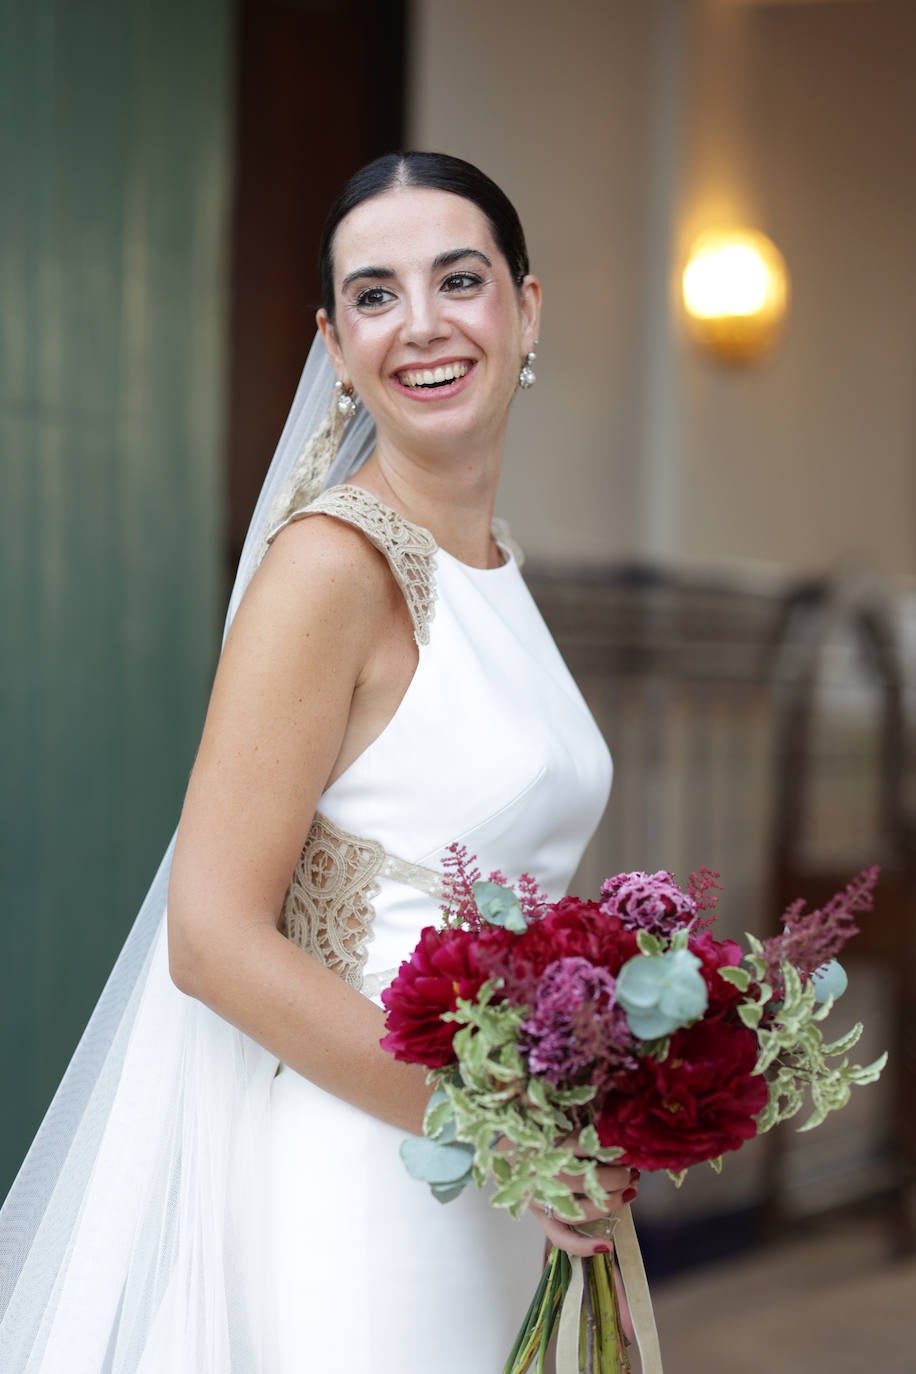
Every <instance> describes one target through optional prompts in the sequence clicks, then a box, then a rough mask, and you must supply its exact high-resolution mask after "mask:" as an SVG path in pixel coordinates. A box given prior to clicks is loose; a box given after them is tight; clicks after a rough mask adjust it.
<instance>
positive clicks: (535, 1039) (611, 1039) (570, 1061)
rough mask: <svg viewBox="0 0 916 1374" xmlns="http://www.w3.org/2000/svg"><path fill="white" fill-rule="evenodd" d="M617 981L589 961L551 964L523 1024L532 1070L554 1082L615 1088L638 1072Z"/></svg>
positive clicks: (575, 959) (567, 960) (566, 960)
mask: <svg viewBox="0 0 916 1374" xmlns="http://www.w3.org/2000/svg"><path fill="white" fill-rule="evenodd" d="M614 984H615V979H614V978H613V976H612V975H611V974H610V973H608V971H607V969H605V968H599V967H596V966H595V965H594V964H592V963H590V962H589V960H588V959H582V958H578V957H575V956H573V957H568V958H563V959H556V960H555V961H554V962H553V963H552V964H549V965H548V966H547V968H546V969H545V970H544V972H543V973H542V974H541V977H540V979H539V980H538V984H537V988H536V989H535V995H534V1000H533V1006H532V1010H531V1015H530V1016H529V1017H528V1018H527V1019H526V1020H525V1021H524V1022H523V1023H522V1037H521V1041H520V1044H521V1048H522V1049H523V1051H524V1050H527V1054H528V1068H529V1069H530V1071H531V1072H532V1073H536V1074H542V1075H543V1076H544V1077H545V1078H547V1079H549V1080H550V1082H551V1083H573V1082H576V1081H578V1080H580V1079H581V1078H582V1077H583V1075H587V1078H588V1081H589V1082H593V1083H596V1084H597V1085H599V1086H601V1087H606V1086H610V1082H611V1081H612V1080H613V1078H614V1076H615V1075H619V1074H620V1073H622V1072H626V1071H628V1070H629V1069H632V1068H635V1066H636V1060H635V1058H634V1056H633V1055H632V1053H631V1049H632V1043H633V1038H632V1036H631V1035H630V1033H629V1029H628V1027H627V1023H626V1017H625V1016H624V1015H623V1012H622V1010H621V1009H620V1008H619V1007H616V1006H615V1005H614Z"/></svg>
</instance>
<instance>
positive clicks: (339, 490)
mask: <svg viewBox="0 0 916 1374" xmlns="http://www.w3.org/2000/svg"><path fill="white" fill-rule="evenodd" d="M307 515H333V516H335V517H336V519H338V520H344V521H346V523H347V524H349V525H353V526H355V527H356V528H357V529H359V530H362V532H363V534H364V535H365V536H366V538H367V539H368V540H369V542H370V543H371V544H374V545H375V547H376V548H377V549H378V550H379V552H380V553H383V554H384V555H385V557H386V558H387V560H388V564H389V566H390V568H391V571H392V573H393V574H394V578H395V581H396V582H397V584H398V586H399V587H400V588H401V591H402V592H403V593H404V599H405V601H406V602H407V609H408V610H409V612H410V618H411V620H412V621H413V629H414V638H415V639H416V641H417V643H418V644H428V643H429V625H430V621H431V620H432V618H433V615H434V613H435V602H436V585H435V572H434V568H435V564H434V561H433V560H434V555H435V553H436V548H437V546H436V541H435V539H433V537H432V535H431V534H430V532H429V530H425V529H423V528H422V526H420V525H414V524H413V523H412V522H411V521H410V520H408V519H406V517H405V516H403V515H399V514H398V512H397V511H394V510H392V509H391V507H390V506H386V505H384V504H383V503H382V502H381V501H379V500H377V499H376V497H374V496H372V495H371V494H370V493H369V492H368V491H364V490H363V488H362V487H353V486H339V487H328V489H327V491H323V492H322V493H321V495H320V496H318V497H316V498H315V500H314V501H312V502H311V503H310V504H309V505H308V506H303V508H302V509H301V510H298V511H293V513H292V514H291V515H288V516H287V517H286V519H285V520H283V521H282V523H281V524H279V525H278V526H277V528H276V529H274V530H272V531H271V532H270V534H269V535H268V543H270V542H271V541H273V540H274V539H275V538H276V537H277V535H278V534H279V533H280V531H281V530H283V529H285V528H286V526H287V525H289V524H291V523H292V522H293V521H294V520H301V519H303V518H304V517H305V516H307Z"/></svg>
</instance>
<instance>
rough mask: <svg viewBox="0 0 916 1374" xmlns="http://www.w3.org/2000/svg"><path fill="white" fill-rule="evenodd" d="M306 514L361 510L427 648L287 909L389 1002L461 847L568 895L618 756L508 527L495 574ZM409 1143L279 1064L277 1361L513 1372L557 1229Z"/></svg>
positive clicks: (447, 1373) (332, 506)
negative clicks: (441, 1173)
mask: <svg viewBox="0 0 916 1374" xmlns="http://www.w3.org/2000/svg"><path fill="white" fill-rule="evenodd" d="M311 514H325V515H330V516H334V517H336V518H337V519H340V520H343V521H346V522H348V523H349V524H350V525H352V526H354V527H356V528H357V529H360V530H361V531H363V533H364V534H365V535H366V537H367V538H368V539H369V540H371V542H372V543H373V544H374V545H375V546H376V547H377V548H378V549H380V550H381V552H382V553H383V554H384V555H385V556H386V558H387V559H388V562H389V565H390V567H391V570H392V573H393V575H394V577H395V578H396V580H397V581H398V583H399V585H400V586H401V588H402V589H403V591H404V595H405V597H406V600H407V604H408V607H409V609H410V612H411V616H412V619H413V624H414V631H415V637H416V640H417V644H418V646H419V663H418V667H417V669H416V672H415V674H414V677H413V678H412V680H411V682H410V685H409V687H408V689H407V692H406V694H405V696H404V697H403V699H402V701H401V703H400V705H399V707H398V709H397V711H396V713H395V715H394V717H393V718H392V720H391V721H390V722H389V724H388V725H387V726H386V728H385V729H384V730H383V731H382V733H381V734H380V735H379V736H378V738H377V739H376V740H375V741H374V742H373V743H372V744H370V745H369V747H368V748H367V749H366V750H365V751H364V752H363V753H362V754H361V755H360V756H359V757H358V758H357V759H356V761H355V762H354V763H353V764H351V765H350V767H349V768H347V770H346V771H345V772H344V773H343V774H342V775H341V776H340V777H338V778H337V779H336V781H335V782H333V783H332V784H331V786H330V787H328V789H327V790H326V791H325V793H324V795H323V796H322V798H321V800H320V803H319V811H318V814H317V815H316V818H315V822H314V824H313V826H312V829H311V831H310V834H309V836H308V840H307V843H306V845H305V847H304V849H303V853H302V856H301V858H300V860H299V863H298V865H297V869H296V872H295V874H294V876H293V880H292V883H291V885H290V889H289V892H288V893H287V897H286V901H285V903H284V909H283V915H282V924H283V927H284V929H285V931H286V933H287V935H288V936H289V938H290V939H293V940H295V941H296V942H297V943H299V944H301V945H303V947H304V948H306V949H307V950H308V951H309V952H310V953H312V954H313V955H315V957H317V958H319V959H321V960H322V962H324V963H326V964H328V965H329V966H330V967H332V968H333V969H335V971H336V972H337V973H338V974H339V975H340V976H341V977H342V978H344V979H346V981H348V982H349V983H351V984H352V985H353V986H355V987H357V988H359V989H360V990H361V991H362V992H363V993H364V994H365V995H366V996H370V997H372V998H373V1000H375V1001H378V998H379V995H380V993H381V991H382V989H383V988H384V987H385V986H387V985H388V984H389V983H390V982H391V980H392V979H393V977H394V975H395V973H396V971H397V968H398V965H399V964H400V962H401V961H402V960H403V959H406V958H408V957H409V955H410V953H411V951H412V949H413V947H414V945H415V943H416V941H417V938H418V936H419V933H420V931H421V929H422V928H423V927H424V926H426V925H430V924H435V923H436V922H437V921H438V919H439V909H438V903H439V897H440V893H441V889H440V874H441V869H440V867H439V864H440V860H441V857H442V855H443V852H444V851H445V849H446V847H447V846H448V845H450V844H451V843H453V842H454V841H459V842H460V843H462V844H464V845H466V846H467V849H468V850H469V852H470V853H471V854H472V855H475V856H476V862H477V866H478V867H479V868H480V870H481V871H482V873H483V874H484V876H487V874H489V873H490V872H491V871H492V870H495V869H500V870H501V871H502V872H503V873H505V874H506V875H507V877H508V878H509V879H510V881H511V880H512V879H514V878H515V877H517V876H518V875H519V874H520V873H522V872H529V873H532V874H533V875H534V876H535V877H536V878H537V879H538V881H539V883H540V884H541V886H542V888H544V889H545V890H546V891H547V893H548V894H549V895H550V896H551V897H559V896H561V895H562V894H563V893H564V892H565V891H566V888H567V884H568V883H569V881H570V878H571V877H572V874H573V872H574V870H575V868H576V866H577V864H578V862H579V859H580V857H581V855H582V851H583V849H584V847H585V845H586V843H587V842H588V839H589V838H590V836H591V834H592V832H593V830H594V828H595V826H596V825H597V822H598V820H599V818H600V815H601V812H602V811H603V809H604V806H605V804H606V801H607V795H608V791H609V787H610V776H611V765H610V757H609V755H608V751H607V748H606V746H605V744H604V741H603V739H602V737H601V735H600V733H599V731H598V728H597V726H596V725H595V723H594V721H593V719H592V717H591V715H590V713H589V711H588V708H587V707H586V705H585V702H584V701H583V699H582V696H581V694H580V693H579V691H578V688H577V687H576V685H575V683H574V682H573V680H572V678H571V676H570V674H569V672H568V670H567V668H566V666H565V664H564V663H563V660H562V659H561V657H560V654H559V652H558V650H557V648H556V645H555V644H554V642H553V640H552V639H551V636H550V633H549V631H548V630H547V627H546V626H545V624H544V622H543V620H542V619H541V616H540V614H539V612H538V610H537V608H536V606H535V604H534V601H533V600H532V598H531V596H530V594H529V592H528V590H527V588H526V586H525V584H524V582H523V580H522V577H521V575H520V571H519V563H518V559H517V557H516V553H515V552H514V551H513V547H512V546H511V544H510V542H509V541H508V535H507V532H506V531H505V527H504V526H502V525H501V523H500V522H496V524H495V525H494V535H495V537H496V538H497V542H499V543H500V547H501V550H502V553H503V556H504V559H505V561H504V563H503V564H502V565H501V566H500V567H498V568H494V569H479V568H473V567H469V566H467V565H466V564H463V563H461V562H459V561H458V560H457V559H456V558H454V557H452V556H451V555H450V554H448V553H446V552H445V551H444V550H443V549H440V548H438V547H437V545H436V543H435V541H434V539H433V537H432V535H431V534H430V533H429V532H428V531H427V530H425V529H422V528H421V527H419V526H417V525H414V524H412V523H411V522H410V521H408V520H406V519H405V518H404V517H402V516H400V515H399V514H397V513H396V512H394V511H392V510H391V509H389V508H388V507H386V506H384V505H383V504H382V503H381V502H379V501H378V500H377V499H376V498H375V497H373V496H371V495H370V494H369V493H367V492H365V491H364V490H363V489H362V488H359V487H355V486H342V487H334V488H331V489H329V490H328V491H326V492H325V493H323V494H322V496H320V497H319V498H318V499H317V500H316V501H315V502H313V503H312V504H311V505H310V506H308V507H307V508H305V509H303V510H301V511H298V512H296V513H294V514H293V515H292V516H290V517H289V520H296V519H302V518H305V517H307V516H309V515H311ZM289 520H287V521H284V525H285V524H287V523H289ZM280 528H283V526H281V527H280ZM276 533H279V530H277V531H275V532H274V537H275V535H276ZM403 1135H404V1133H403V1131H401V1130H399V1129H396V1128H394V1127H392V1126H390V1125H388V1124H386V1123H384V1122H382V1121H379V1120H377V1119H375V1118H374V1117H371V1116H368V1115H366V1114H365V1113H363V1112H361V1111H359V1110H358V1109H357V1108H355V1107H352V1106H351V1105H349V1104H348V1103H345V1102H342V1101H340V1100H339V1099H338V1098H336V1097H334V1096H332V1095H330V1094H328V1093H326V1092H324V1091H323V1090H322V1089H320V1088H318V1087H316V1086H315V1085H314V1084H312V1083H310V1082H309V1081H307V1080H306V1079H304V1078H302V1077H301V1076H300V1075H299V1074H297V1073H295V1072H294V1071H293V1070H291V1069H289V1068H287V1067H286V1066H281V1068H280V1070H279V1071H278V1073H277V1076H276V1078H275V1079H274V1081H273V1085H272V1088H271V1100H270V1120H269V1126H268V1140H269V1145H268V1157H267V1159H266V1160H265V1162H264V1163H265V1173H266V1176H267V1187H268V1191H269V1197H270V1203H269V1209H268V1226H269V1228H270V1229H269V1244H268V1247H267V1249H268V1252H269V1253H270V1255H271V1257H272V1263H273V1265H274V1272H273V1275H272V1287H273V1292H274V1293H275V1295H276V1303H275V1320H276V1328H275V1342H274V1344H275V1349H276V1350H277V1356H276V1360H277V1364H276V1374H343V1371H347V1372H348V1374H349V1372H350V1371H354V1370H358V1371H360V1374H428V1371H431V1370H436V1371H437V1374H499V1371H500V1370H501V1369H502V1366H503V1363H504V1361H505V1359H506V1357H507V1355H508V1352H509V1350H510V1348H511V1344H512V1341H513V1339H514V1337H515V1334H516V1332H517V1330H518V1327H519V1325H520V1324H521V1321H522V1318H523V1317H524V1314H525V1311H526V1310H527V1306H528V1303H529V1301H530V1299H531V1296H532V1294H533V1292H534V1288H535V1285H536V1283H537V1279H538V1275H539V1273H540V1270H541V1264H542V1258H543V1233H542V1232H541V1230H540V1228H539V1227H538V1226H537V1224H536V1223H535V1222H534V1221H533V1220H532V1219H531V1218H527V1217H523V1218H522V1219H521V1220H519V1221H514V1220H513V1219H512V1218H511V1217H509V1216H508V1214H506V1213H504V1212H502V1211H497V1210H495V1209H493V1208H491V1207H490V1206H489V1205H488V1203H487V1201H486V1197H485V1195H484V1194H482V1193H480V1192H478V1190H476V1189H474V1188H472V1187H471V1188H467V1189H466V1190H465V1191H464V1193H463V1194H462V1195H461V1197H459V1198H458V1199H457V1200H456V1201H454V1202H451V1203H448V1204H445V1205H443V1204H440V1203H439V1202H437V1201H435V1199H434V1198H433V1197H432V1196H431V1194H430V1193H429V1190H428V1189H427V1187H426V1186H425V1185H424V1184H421V1183H418V1182H416V1181H415V1180H414V1179H412V1178H410V1177H409V1175H408V1174H407V1172H406V1170H405V1169H404V1167H403V1165H402V1163H401V1161H400V1158H399V1154H398V1147H399V1145H400V1142H401V1140H402V1139H403Z"/></svg>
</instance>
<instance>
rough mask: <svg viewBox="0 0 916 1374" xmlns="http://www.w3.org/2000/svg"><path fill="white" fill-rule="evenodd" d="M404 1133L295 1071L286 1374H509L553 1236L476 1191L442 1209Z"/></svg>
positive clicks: (283, 1298)
mask: <svg viewBox="0 0 916 1374" xmlns="http://www.w3.org/2000/svg"><path fill="white" fill-rule="evenodd" d="M403 1138H404V1132H403V1131H402V1130H399V1129H397V1128H395V1127H393V1126H390V1125H388V1124H387V1123H386V1122H383V1121H379V1120H377V1119H376V1118H374V1117H371V1116H368V1115H367V1114H366V1113H364V1112H361V1111H359V1110H358V1109H357V1108H355V1107H352V1106H350V1105H349V1104H348V1103H346V1102H342V1101H340V1100H339V1099H338V1098H336V1097H333V1096H332V1095H331V1094H329V1093H326V1092H324V1091H323V1090H322V1089H321V1088H318V1087H316V1086H315V1085H314V1084H312V1083H310V1082H309V1081H308V1080H307V1079H305V1078H302V1077H301V1075H299V1074H297V1073H296V1072H294V1071H293V1070H292V1069H289V1068H287V1067H285V1066H284V1067H283V1068H281V1070H280V1072H279V1073H278V1075H277V1077H276V1078H275V1080H274V1082H273V1087H272V1093H271V1110H270V1129H269V1145H268V1153H269V1158H268V1159H267V1161H266V1166H267V1187H268V1197H269V1212H268V1224H269V1226H270V1230H271V1243H270V1245H269V1246H268V1252H269V1253H270V1255H271V1257H272V1263H273V1264H274V1265H275V1271H274V1274H273V1281H272V1284H271V1287H272V1288H273V1292H274V1294H275V1298H276V1307H275V1316H276V1330H275V1339H274V1341H272V1342H271V1344H272V1345H273V1346H274V1349H275V1351H276V1352H277V1356H276V1358H277V1361H278V1363H277V1371H276V1374H345V1372H346V1374H357V1372H358V1374H432V1371H433V1370H435V1371H436V1374H500V1371H501V1369H502V1366H503V1362H504V1361H505V1359H506V1357H507V1356H508V1354H509V1351H510V1350H511V1348H512V1343H513V1341H514V1340H515V1336H516V1334H517V1332H518V1329H519V1327H520V1325H521V1323H522V1319H523V1317H524V1315H525V1313H526V1311H527V1309H528V1304H529V1303H530V1301H531V1297H532V1295H533V1293H534V1290H535V1287H536V1285H537V1282H538V1278H539V1275H540V1272H541V1267H542V1260H543V1252H544V1235H543V1232H542V1231H541V1229H540V1227H539V1226H538V1225H537V1223H536V1222H535V1221H533V1220H532V1218H531V1217H530V1216H527V1215H525V1216H523V1217H522V1218H520V1219H519V1220H518V1221H516V1220H514V1219H513V1218H512V1217H510V1216H509V1214H508V1213H507V1212H505V1211H503V1210H502V1209H496V1208H493V1207H490V1206H489V1204H488V1203H487V1201H486V1196H485V1194H484V1193H483V1192H481V1191H480V1190H478V1189H477V1188H475V1187H473V1186H469V1187H468V1188H466V1189H465V1191H464V1192H463V1193H462V1194H461V1196H460V1197H458V1198H457V1199H455V1201H453V1202H449V1203H440V1202H437V1201H436V1200H435V1198H434V1197H433V1196H432V1195H431V1193H430V1191H429V1189H428V1187H427V1186H426V1184H424V1183H419V1182H418V1181H417V1180H416V1179H413V1178H411V1177H410V1175H409V1174H408V1173H407V1170H406V1169H405V1168H404V1165H403V1164H402V1163H401V1159H400V1156H399V1153H398V1147H399V1145H400V1142H401V1140H402V1139H403Z"/></svg>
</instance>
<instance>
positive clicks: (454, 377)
mask: <svg viewBox="0 0 916 1374" xmlns="http://www.w3.org/2000/svg"><path fill="white" fill-rule="evenodd" d="M475 367H476V362H474V361H473V360H472V359H470V358H450V359H447V360H445V359H443V361H441V362H436V363H433V364H432V365H431V366H429V367H402V368H400V369H399V370H398V371H397V372H394V373H392V374H391V379H392V381H393V383H394V385H395V387H396V389H397V390H398V391H400V392H401V394H402V395H404V396H410V397H411V398H412V399H413V400H415V401H433V400H439V399H442V400H445V399H447V398H448V397H449V396H454V395H455V394H456V393H457V392H459V391H462V390H463V389H464V387H465V386H466V385H467V384H468V379H469V378H470V376H471V374H472V373H473V371H474V368H475Z"/></svg>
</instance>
